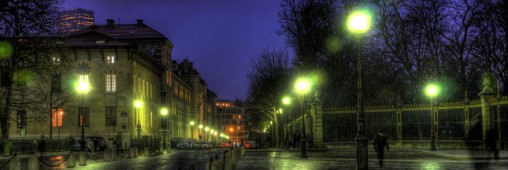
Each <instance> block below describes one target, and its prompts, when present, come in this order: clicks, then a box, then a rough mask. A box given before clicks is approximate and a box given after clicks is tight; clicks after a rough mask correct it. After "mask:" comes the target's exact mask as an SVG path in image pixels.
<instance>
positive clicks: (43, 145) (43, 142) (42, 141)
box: [37, 135, 46, 154]
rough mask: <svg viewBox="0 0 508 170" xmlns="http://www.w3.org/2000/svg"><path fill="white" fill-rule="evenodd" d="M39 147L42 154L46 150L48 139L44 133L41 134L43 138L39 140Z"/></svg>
mask: <svg viewBox="0 0 508 170" xmlns="http://www.w3.org/2000/svg"><path fill="white" fill-rule="evenodd" d="M37 149H38V150H39V152H40V153H41V154H42V152H44V151H45V150H46V139H45V138H44V135H41V139H40V140H39V143H37Z"/></svg>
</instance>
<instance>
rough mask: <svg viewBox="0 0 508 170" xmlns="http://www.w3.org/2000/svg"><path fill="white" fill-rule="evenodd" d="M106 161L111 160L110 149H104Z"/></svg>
mask: <svg viewBox="0 0 508 170" xmlns="http://www.w3.org/2000/svg"><path fill="white" fill-rule="evenodd" d="M104 161H106V162H110V161H111V154H110V153H109V150H107V149H106V150H105V151H104Z"/></svg>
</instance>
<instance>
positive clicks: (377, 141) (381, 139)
mask: <svg viewBox="0 0 508 170" xmlns="http://www.w3.org/2000/svg"><path fill="white" fill-rule="evenodd" d="M385 147H386V149H388V150H389V149H390V147H389V146H388V140H387V138H386V136H385V134H384V133H383V131H382V130H381V131H379V132H378V133H377V134H376V136H375V137H374V150H375V151H376V152H377V159H378V160H379V167H383V159H384V156H385Z"/></svg>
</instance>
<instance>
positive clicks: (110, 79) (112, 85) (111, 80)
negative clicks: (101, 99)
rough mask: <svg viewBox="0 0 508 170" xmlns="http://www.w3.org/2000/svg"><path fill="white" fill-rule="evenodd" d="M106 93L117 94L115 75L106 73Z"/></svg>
mask: <svg viewBox="0 0 508 170" xmlns="http://www.w3.org/2000/svg"><path fill="white" fill-rule="evenodd" d="M106 92H110V93H111V92H116V75H115V74H114V73H111V72H109V73H106Z"/></svg>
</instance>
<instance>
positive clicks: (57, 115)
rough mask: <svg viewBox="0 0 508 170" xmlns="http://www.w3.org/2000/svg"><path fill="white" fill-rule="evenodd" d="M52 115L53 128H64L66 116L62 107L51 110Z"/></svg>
mask: <svg viewBox="0 0 508 170" xmlns="http://www.w3.org/2000/svg"><path fill="white" fill-rule="evenodd" d="M51 113H52V114H53V115H52V117H53V118H52V120H51V123H52V126H53V127H58V128H59V127H62V116H63V114H64V112H63V109H62V108H61V107H54V108H52V109H51Z"/></svg>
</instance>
